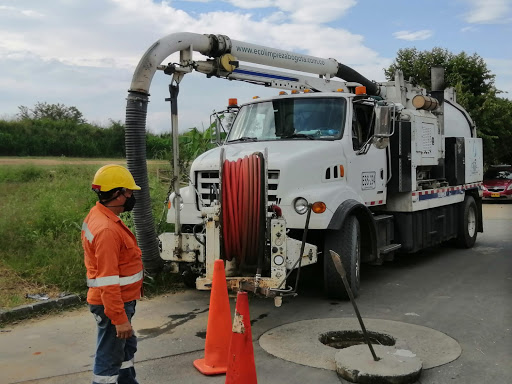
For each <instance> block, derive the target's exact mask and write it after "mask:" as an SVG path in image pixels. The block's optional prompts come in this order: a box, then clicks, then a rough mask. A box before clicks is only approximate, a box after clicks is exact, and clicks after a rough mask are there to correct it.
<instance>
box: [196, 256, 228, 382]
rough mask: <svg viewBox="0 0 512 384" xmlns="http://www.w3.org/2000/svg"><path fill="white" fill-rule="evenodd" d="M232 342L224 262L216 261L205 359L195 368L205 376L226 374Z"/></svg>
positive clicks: (199, 360) (198, 360)
mask: <svg viewBox="0 0 512 384" xmlns="http://www.w3.org/2000/svg"><path fill="white" fill-rule="evenodd" d="M230 341H231V310H230V308H229V297H228V287H227V283H226V273H225V270H224V261H222V260H215V262H214V264H213V279H212V291H211V293H210V310H209V313H208V327H207V328H206V342H205V348H204V359H197V360H195V361H194V367H196V368H197V370H198V371H199V372H201V373H202V374H203V375H219V374H222V373H226V371H227V369H228V368H227V366H228V351H229V344H230Z"/></svg>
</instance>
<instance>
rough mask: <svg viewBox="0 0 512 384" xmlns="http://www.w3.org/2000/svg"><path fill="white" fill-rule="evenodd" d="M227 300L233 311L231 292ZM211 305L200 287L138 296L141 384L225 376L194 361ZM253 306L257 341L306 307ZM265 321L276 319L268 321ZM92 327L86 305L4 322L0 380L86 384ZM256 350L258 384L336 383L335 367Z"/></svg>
mask: <svg viewBox="0 0 512 384" xmlns="http://www.w3.org/2000/svg"><path fill="white" fill-rule="evenodd" d="M230 301H231V308H232V311H233V310H234V297H233V298H231V299H230ZM297 304H298V302H296V301H295V302H294V301H291V302H290V303H289V304H288V305H293V306H294V307H295V306H296V305H297ZM285 305H286V304H285ZM208 306H209V293H208V292H198V291H186V292H182V293H178V294H174V295H169V296H161V297H158V298H154V299H151V300H142V301H140V302H139V303H138V304H137V314H136V316H135V318H134V322H133V325H134V328H135V330H136V333H137V335H138V337H139V351H138V352H137V355H136V369H137V374H138V378H139V379H140V380H139V381H140V382H141V383H163V382H171V383H172V382H186V383H221V382H222V383H223V382H224V381H225V376H224V375H221V376H216V377H206V376H203V375H202V374H200V373H199V372H198V371H197V370H196V369H195V368H194V367H193V365H192V362H193V360H195V359H198V358H201V357H204V351H203V349H204V342H205V335H206V325H207V318H208ZM331 307H332V308H333V309H334V306H331ZM250 310H251V319H252V332H253V337H254V339H255V340H257V338H259V336H260V335H261V334H262V333H263V332H265V331H266V330H268V329H269V326H270V328H272V325H273V324H276V325H277V324H282V323H283V322H284V321H285V318H287V317H288V315H289V313H290V312H289V311H291V312H293V313H294V317H295V316H297V315H298V316H297V317H295V318H296V319H307V318H309V315H308V312H309V311H307V310H303V311H301V310H300V308H294V309H293V310H292V309H291V308H289V309H288V310H286V311H283V308H281V309H279V308H274V306H273V301H271V300H264V299H257V298H252V299H251V308H250ZM301 312H303V313H302V314H301ZM283 316H284V317H285V318H283ZM269 318H274V320H273V321H269ZM265 323H266V324H265ZM5 331H9V332H5ZM95 331H96V330H95V323H94V320H93V318H92V315H91V314H90V313H89V311H88V309H87V308H80V309H77V310H75V311H72V312H70V313H67V314H59V315H55V316H48V317H47V318H44V319H35V320H28V321H25V322H23V323H22V324H18V325H14V326H10V327H7V328H6V329H5V330H4V332H2V334H1V336H0V337H1V347H0V350H1V359H0V377H2V379H1V380H0V382H2V383H19V382H28V383H41V384H43V383H44V384H50V383H51V384H58V383H67V382H70V381H72V382H74V383H77V384H81V383H84V384H85V383H90V380H91V369H92V361H93V355H94V343H95ZM254 348H255V360H256V366H257V372H258V379H259V381H260V382H261V383H270V382H277V381H276V380H278V378H279V377H280V376H282V378H281V380H280V382H285V383H286V382H294V383H295V382H303V381H304V380H305V381H306V382H310V381H314V380H320V382H322V383H329V382H334V383H338V382H339V380H338V378H337V376H336V373H335V372H334V371H328V370H323V369H314V368H310V367H306V366H301V365H297V364H293V363H290V362H286V361H284V360H281V359H277V358H274V357H273V356H271V355H269V354H268V353H266V352H265V351H264V350H262V348H261V347H260V346H259V344H258V342H257V341H255V342H254ZM290 380H291V381H290Z"/></svg>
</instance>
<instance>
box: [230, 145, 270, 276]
mask: <svg viewBox="0 0 512 384" xmlns="http://www.w3.org/2000/svg"><path fill="white" fill-rule="evenodd" d="M260 162H261V160H260V156H258V154H253V155H251V156H245V157H244V158H243V159H238V160H237V161H229V160H226V161H225V162H224V164H223V168H222V169H223V170H222V221H223V222H222V234H223V243H224V254H225V258H226V259H227V260H232V259H233V258H234V259H235V260H236V263H237V265H238V266H240V264H248V265H254V264H256V262H257V257H258V239H259V237H260V223H261V218H260V215H261V212H260V209H259V207H260V204H261V198H262V196H261V183H262V180H261V166H262V165H261V164H260Z"/></svg>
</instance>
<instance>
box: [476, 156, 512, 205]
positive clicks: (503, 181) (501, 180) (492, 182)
mask: <svg viewBox="0 0 512 384" xmlns="http://www.w3.org/2000/svg"><path fill="white" fill-rule="evenodd" d="M483 184H484V186H483V189H484V195H483V198H484V199H486V200H512V166H510V165H491V167H490V168H489V169H488V170H487V172H485V174H484V182H483Z"/></svg>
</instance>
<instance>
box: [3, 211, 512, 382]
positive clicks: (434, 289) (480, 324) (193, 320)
mask: <svg viewBox="0 0 512 384" xmlns="http://www.w3.org/2000/svg"><path fill="white" fill-rule="evenodd" d="M484 226H485V227H484V230H485V232H484V233H483V234H479V236H478V239H477V243H476V245H475V247H474V248H472V249H469V250H460V249H455V248H451V247H448V246H443V247H438V248H434V249H430V250H427V251H423V252H421V253H419V254H416V255H413V256H404V257H400V258H398V259H397V260H395V261H393V262H389V263H386V264H384V265H383V266H366V267H365V268H363V270H362V288H361V292H360V296H359V298H358V300H357V302H358V306H359V310H360V312H361V314H362V316H363V318H367V319H385V320H393V321H399V322H405V323H410V324H415V325H421V326H424V327H429V328H433V329H435V330H437V331H440V332H443V333H445V334H447V335H449V336H450V337H452V338H453V339H455V340H457V341H458V343H459V344H460V346H461V347H462V354H461V355H460V357H459V358H458V359H457V360H455V361H452V362H450V363H448V364H445V365H442V366H438V367H435V368H432V369H427V370H424V371H423V372H422V374H421V377H420V380H419V383H421V384H427V383H428V384H434V383H436V384H445V383H453V384H472V383H475V384H476V383H478V384H482V383H493V384H506V383H507V384H508V383H511V382H512V301H511V293H512V235H511V234H512V204H496V203H491V204H485V205H484ZM304 272H305V273H304V277H305V281H303V283H301V284H303V285H302V286H301V287H302V289H301V293H300V295H299V296H298V297H296V298H293V299H286V300H285V302H284V303H283V306H282V307H281V308H275V307H274V306H273V301H271V300H264V299H258V298H251V300H250V311H251V319H252V332H253V339H254V350H255V361H256V369H257V374H258V381H259V382H260V383H280V384H282V383H285V384H287V383H310V382H317V383H339V382H344V381H342V380H340V379H339V378H338V377H337V375H336V373H335V372H334V371H330V370H324V369H318V368H311V367H308V366H305V365H300V364H295V363H291V362H288V361H285V360H282V359H279V358H276V357H274V356H272V355H270V354H268V353H267V352H266V351H265V350H263V349H262V348H261V346H260V345H259V342H258V339H259V337H260V336H261V335H262V334H263V333H265V332H267V331H268V330H270V329H273V328H275V327H278V326H280V325H283V324H287V323H292V322H296V321H299V320H309V319H324V318H339V319H340V321H343V320H344V319H345V320H346V318H353V317H354V313H353V310H352V307H351V305H350V303H349V302H337V301H331V300H326V299H324V298H323V296H322V292H321V284H320V283H319V282H318V281H315V278H314V271H309V272H307V271H306V270H304ZM208 303H209V294H208V293H207V292H197V291H193V290H190V291H186V292H182V293H178V294H175V295H168V296H161V297H158V298H154V299H151V300H142V301H140V302H139V303H138V307H137V314H136V317H135V318H134V328H135V329H136V331H137V333H138V336H139V341H140V343H139V352H138V353H137V356H136V359H137V363H136V367H137V372H138V378H139V381H140V383H141V384H142V383H191V384H195V383H224V381H225V376H216V377H206V376H203V375H201V374H200V373H198V372H197V371H196V370H195V368H194V367H193V366H192V362H193V360H194V359H197V358H200V357H202V356H203V353H204V351H203V348H204V338H205V331H206V324H207V315H208V313H207V310H208ZM231 308H232V310H233V309H234V299H231ZM0 331H1V332H0V383H19V382H23V383H37V384H61V383H68V382H73V383H76V384H82V383H83V384H85V383H90V379H91V365H92V356H93V354H94V342H95V335H94V333H95V322H94V320H93V318H92V315H91V314H90V313H89V312H88V310H87V308H81V309H79V310H75V311H72V312H68V313H65V314H60V315H53V316H49V317H46V318H43V319H37V320H30V321H25V322H22V323H20V324H16V325H12V326H8V327H6V328H4V329H1V330H0ZM304 332H308V330H307V329H304ZM442 349H443V345H442V344H441V345H439V351H440V353H442ZM300 352H301V353H307V352H308V351H307V350H306V351H300Z"/></svg>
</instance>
